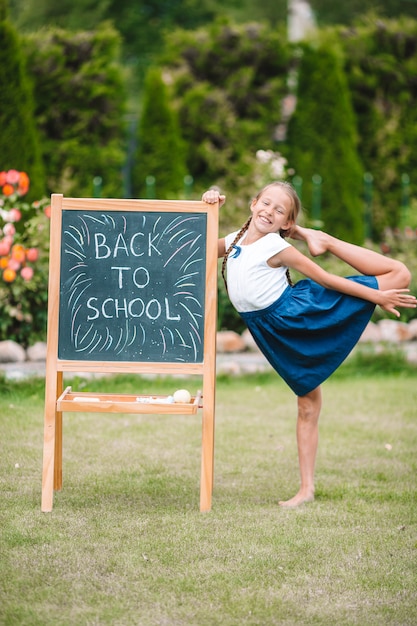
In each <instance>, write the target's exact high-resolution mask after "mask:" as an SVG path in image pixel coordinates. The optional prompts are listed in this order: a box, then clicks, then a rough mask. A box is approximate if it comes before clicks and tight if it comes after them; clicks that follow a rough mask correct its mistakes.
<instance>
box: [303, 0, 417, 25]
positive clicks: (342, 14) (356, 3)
mask: <svg viewBox="0 0 417 626" xmlns="http://www.w3.org/2000/svg"><path fill="white" fill-rule="evenodd" d="M310 5H311V7H312V9H313V11H314V13H315V16H316V18H317V22H318V24H319V25H321V26H323V25H325V24H354V23H355V21H356V20H357V19H358V18H359V17H360V16H361V15H364V14H366V13H370V12H374V14H375V15H378V17H379V18H382V17H391V18H395V17H398V16H399V15H408V16H409V17H413V18H417V5H416V3H415V2H414V1H413V0H411V1H409V0H405V1H404V0H349V2H335V1H334V0H310Z"/></svg>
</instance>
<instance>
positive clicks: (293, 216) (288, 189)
mask: <svg viewBox="0 0 417 626" xmlns="http://www.w3.org/2000/svg"><path fill="white" fill-rule="evenodd" d="M271 187H281V189H283V190H284V191H285V193H286V194H287V195H288V196H289V198H290V199H291V207H290V212H289V214H288V219H289V220H291V221H293V222H296V221H297V217H298V214H299V213H300V211H301V201H300V198H299V197H298V195H297V192H296V190H295V189H294V187H293V186H292V185H291V183H288V182H287V181H282V180H278V181H274V182H273V183H269V184H268V185H265V187H263V188H262V189H261V190H260V191H259V192H258V194H257V195H256V196H255V198H254V199H253V200H252V202H253V201H255V202H257V201H258V200H259V199H260V198H261V197H262V196H263V194H264V193H265V192H266V191H267V190H268V189H270V188H271ZM251 220H252V216H250V217H249V219H248V220H246V222H245V223H244V224H243V226H242V228H241V229H240V230H239V232H238V233H237V235H236V237H235V238H234V240H233V241H232V243H231V244H230V246H229V247H228V249H227V250H226V253H225V255H224V257H223V262H222V277H223V281H224V285H225V287H226V291H227V280H226V266H227V259H228V258H229V254H230V253H231V251H232V250H233V248H234V246H236V244H237V242H238V241H239V239H241V238H242V237H243V235H244V234H245V233H246V231H247V230H248V228H249V224H250V223H251ZM287 234H288V231H285V230H280V235H281V237H286V236H287ZM287 280H288V283H289V285H290V286H291V287H292V286H293V282H292V280H291V276H290V271H289V269H287Z"/></svg>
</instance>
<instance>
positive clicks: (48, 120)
mask: <svg viewBox="0 0 417 626" xmlns="http://www.w3.org/2000/svg"><path fill="white" fill-rule="evenodd" d="M119 45H120V39H119V36H118V35H117V33H116V32H115V31H114V29H113V28H111V27H110V26H109V25H101V26H100V27H99V28H97V30H95V31H94V32H80V33H76V34H74V33H70V32H66V31H62V30H59V29H51V30H48V31H41V32H38V33H34V34H32V35H30V36H27V37H26V39H25V51H26V54H27V56H28V59H29V66H30V68H31V73H32V78H33V82H34V84H35V93H36V110H35V115H36V118H37V120H38V124H39V127H40V131H41V134H42V138H43V141H42V143H43V147H44V161H45V164H46V168H47V172H48V189H49V191H59V192H62V193H64V194H65V195H74V196H78V197H79V196H81V197H82V196H91V195H92V186H93V185H92V180H93V178H94V177H95V176H100V177H101V178H102V181H103V190H102V193H103V195H104V196H107V197H120V196H121V195H122V173H121V170H122V165H123V163H124V159H125V156H124V147H125V124H124V118H123V115H124V111H125V102H126V95H125V91H124V77H123V71H122V67H121V65H120V64H119V60H118V55H119Z"/></svg>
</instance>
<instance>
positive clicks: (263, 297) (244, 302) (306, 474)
mask: <svg viewBox="0 0 417 626" xmlns="http://www.w3.org/2000/svg"><path fill="white" fill-rule="evenodd" d="M202 199H203V200H204V201H205V202H208V203H215V202H219V206H222V205H223V204H224V202H225V200H226V197H225V196H224V195H221V194H220V193H219V191H218V190H216V189H210V190H209V191H206V192H205V193H204V194H203V197H202ZM300 207H301V205H300V200H299V198H298V196H297V194H296V192H295V190H294V188H293V187H292V186H291V185H290V184H289V183H286V182H274V183H271V184H270V185H267V186H266V187H264V189H262V190H261V191H260V192H259V194H258V195H257V196H256V197H255V198H254V199H253V200H252V203H251V205H250V210H251V213H252V215H251V216H250V218H249V219H248V221H247V222H246V223H245V224H244V225H243V226H242V228H241V229H240V230H239V231H236V232H234V233H232V234H230V235H228V236H227V237H225V238H223V239H219V244H218V246H219V248H218V254H219V257H224V258H223V268H222V273H223V278H225V270H226V267H227V283H226V288H227V290H228V294H229V297H230V300H231V302H232V304H233V305H234V307H235V308H236V310H237V311H238V312H239V314H240V315H241V317H242V318H243V320H244V321H245V323H246V325H247V326H248V328H249V330H250V332H251V334H252V335H253V337H254V339H255V341H256V343H257V345H258V346H259V348H260V349H261V351H262V352H263V354H264V355H265V357H266V358H267V359H268V361H269V362H270V363H271V365H272V366H273V367H274V369H275V370H276V371H277V372H278V373H279V374H280V376H281V377H282V378H283V379H284V380H285V381H286V383H287V384H288V385H289V387H290V388H291V389H292V390H293V391H294V393H295V394H296V395H297V399H298V418H297V446H298V459H299V467H300V476H301V485H300V489H299V491H298V493H297V494H296V495H295V496H294V497H292V498H291V499H290V500H286V501H280V502H279V504H280V505H281V506H283V507H295V506H298V505H300V504H303V503H304V502H311V501H312V500H314V466H315V460H316V453H317V445H318V420H319V414H320V409H321V390H320V384H321V383H322V382H323V381H324V380H326V378H328V377H329V376H330V374H332V372H334V370H335V369H336V368H337V367H338V366H339V365H340V364H341V363H342V361H343V360H344V359H345V358H346V356H347V355H348V354H349V352H350V351H351V350H352V348H353V347H354V346H355V344H356V343H357V341H358V340H359V338H360V336H361V334H362V332H363V331H364V329H365V327H366V325H367V324H368V322H369V320H370V318H371V315H372V313H373V311H374V308H375V305H377V304H378V305H379V306H380V307H381V308H382V309H384V310H385V311H388V312H390V313H393V314H394V315H396V316H397V317H399V315H400V314H399V312H398V311H397V307H411V308H414V307H415V306H416V298H415V297H414V296H412V295H410V294H409V290H408V289H407V287H408V285H409V284H410V279H411V276H410V272H409V271H408V269H407V268H406V267H405V265H403V264H402V263H400V262H399V261H395V260H393V259H390V258H388V257H385V256H382V255H380V254H378V253H377V252H374V251H372V250H367V249H364V248H361V247H359V246H356V245H353V244H350V243H346V242H344V241H341V240H339V239H336V238H335V237H332V236H331V235H328V234H326V233H324V232H321V231H316V230H312V229H309V228H302V227H300V226H298V225H296V219H297V216H298V213H299V211H300ZM284 236H290V237H291V238H292V239H297V240H301V241H305V242H306V243H307V246H308V249H309V252H310V254H311V255H312V256H318V255H320V254H323V253H324V252H331V253H332V254H334V255H335V256H337V257H339V259H342V260H343V261H345V262H346V263H348V264H349V265H350V266H351V267H353V268H354V269H355V270H356V271H358V272H360V273H361V274H362V275H361V276H352V277H349V278H342V277H340V276H336V275H334V274H330V273H329V272H326V271H325V270H324V269H322V268H321V267H320V266H319V265H317V264H316V263H314V261H312V260H311V259H310V258H308V257H306V256H305V255H304V254H302V253H301V252H300V251H299V250H297V248H295V247H294V246H292V245H291V244H290V243H288V242H287V241H286V240H285V239H284V238H283V237H284ZM289 268H293V269H294V270H297V271H299V272H301V273H302V274H304V276H306V277H307V278H306V279H303V280H300V281H299V282H298V283H297V284H296V285H294V286H292V284H291V281H290V278H289ZM225 282H226V280H225Z"/></svg>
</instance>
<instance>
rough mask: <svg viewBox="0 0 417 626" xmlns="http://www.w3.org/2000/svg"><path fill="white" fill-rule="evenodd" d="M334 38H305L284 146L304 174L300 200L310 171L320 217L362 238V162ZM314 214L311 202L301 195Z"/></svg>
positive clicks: (343, 234) (329, 226)
mask: <svg viewBox="0 0 417 626" xmlns="http://www.w3.org/2000/svg"><path fill="white" fill-rule="evenodd" d="M339 56H340V55H338V54H337V52H336V51H335V50H334V49H333V45H332V44H327V43H324V42H323V43H321V44H319V45H317V44H304V45H303V46H302V57H301V60H300V66H299V75H298V89H297V107H296V110H295V112H294V114H293V116H292V117H291V119H290V122H289V126H288V135H287V140H286V142H287V146H286V148H285V149H284V150H283V152H284V154H286V156H287V158H288V161H289V163H290V164H291V167H293V168H294V169H295V172H296V174H297V175H298V176H301V178H302V180H303V200H304V198H308V199H310V198H312V195H313V191H312V177H313V176H314V175H320V176H321V178H322V181H323V184H322V213H321V220H322V221H323V222H324V228H325V229H326V230H328V231H329V232H331V233H332V234H334V235H336V236H338V237H340V238H342V239H348V240H350V241H353V242H356V243H362V242H363V239H364V232H363V217H362V211H363V202H362V197H361V196H362V172H363V170H362V166H361V163H360V160H359V156H358V152H357V148H356V145H357V137H356V123H355V118H354V115H353V109H352V105H351V101H350V94H349V90H348V86H347V83H346V79H345V76H344V73H343V69H342V65H341V62H340V58H339ZM304 206H305V208H306V210H307V214H308V216H309V218H310V220H311V219H312V217H314V216H313V214H312V207H311V205H310V206H309V204H308V201H307V202H306V201H305V200H304Z"/></svg>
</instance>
